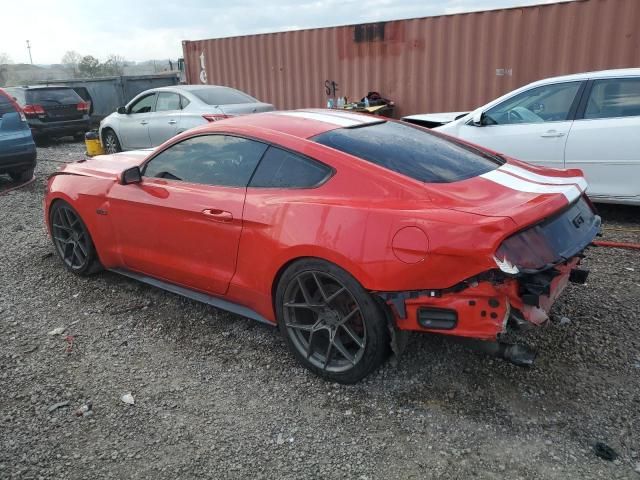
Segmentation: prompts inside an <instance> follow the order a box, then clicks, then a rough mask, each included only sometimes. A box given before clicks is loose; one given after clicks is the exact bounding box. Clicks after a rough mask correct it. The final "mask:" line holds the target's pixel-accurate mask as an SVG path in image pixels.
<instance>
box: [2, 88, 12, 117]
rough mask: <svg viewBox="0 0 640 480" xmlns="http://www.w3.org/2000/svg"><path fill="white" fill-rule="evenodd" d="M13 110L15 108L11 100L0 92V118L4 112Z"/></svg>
mask: <svg viewBox="0 0 640 480" xmlns="http://www.w3.org/2000/svg"><path fill="white" fill-rule="evenodd" d="M15 111H16V108H15V107H14V106H13V103H12V102H11V100H9V98H8V97H5V96H4V95H3V94H2V93H0V118H2V116H3V115H4V114H5V113H14V112H15Z"/></svg>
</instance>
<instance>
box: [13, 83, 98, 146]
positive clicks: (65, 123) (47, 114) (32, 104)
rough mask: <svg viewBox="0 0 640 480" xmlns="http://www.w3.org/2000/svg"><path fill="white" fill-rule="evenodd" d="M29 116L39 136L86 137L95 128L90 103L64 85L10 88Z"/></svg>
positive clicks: (36, 135)
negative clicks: (86, 133)
mask: <svg viewBox="0 0 640 480" xmlns="http://www.w3.org/2000/svg"><path fill="white" fill-rule="evenodd" d="M5 91H6V92H7V93H8V94H9V95H11V96H13V97H14V98H15V99H16V101H17V102H18V104H19V105H20V106H21V107H22V110H23V111H24V114H25V115H26V116H27V121H28V122H29V127H31V131H32V132H33V136H34V137H35V138H42V137H63V136H65V135H73V136H74V137H76V138H78V137H82V136H83V135H84V133H85V132H87V131H88V130H90V129H91V117H90V116H89V107H90V106H89V104H88V103H87V102H85V101H84V100H83V99H82V98H81V97H80V95H78V94H77V93H76V92H75V91H74V90H73V89H72V88H69V87H64V86H33V87H28V86H25V87H7V88H5Z"/></svg>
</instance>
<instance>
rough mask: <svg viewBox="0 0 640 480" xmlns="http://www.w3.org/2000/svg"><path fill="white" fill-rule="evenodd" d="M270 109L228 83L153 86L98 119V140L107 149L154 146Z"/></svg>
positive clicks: (111, 151)
mask: <svg viewBox="0 0 640 480" xmlns="http://www.w3.org/2000/svg"><path fill="white" fill-rule="evenodd" d="M271 110H274V107H273V105H271V104H269V103H263V102H260V101H258V100H257V99H255V98H253V97H251V96H250V95H247V94H246V93H244V92H241V91H240V90H235V89H233V88H229V87H221V86H216V85H178V86H174V87H162V88H154V89H151V90H147V91H145V92H142V93H141V94H139V95H138V96H136V97H135V98H134V99H133V100H131V101H130V102H129V103H128V104H127V105H126V106H125V107H120V108H118V110H117V111H116V112H114V113H112V114H111V115H109V116H108V117H106V118H105V119H104V120H102V122H100V132H99V133H100V140H101V141H102V145H103V146H104V149H105V150H106V151H107V152H108V153H116V152H121V151H123V150H136V149H140V148H149V147H155V146H157V145H160V144H161V143H163V142H165V141H166V140H168V139H169V138H171V137H173V136H174V135H177V134H179V133H182V132H184V131H185V130H188V129H190V128H193V127H196V126H198V125H203V124H206V123H207V122H215V121H217V120H222V119H224V118H227V117H234V116H237V115H246V114H249V113H257V112H268V111H271Z"/></svg>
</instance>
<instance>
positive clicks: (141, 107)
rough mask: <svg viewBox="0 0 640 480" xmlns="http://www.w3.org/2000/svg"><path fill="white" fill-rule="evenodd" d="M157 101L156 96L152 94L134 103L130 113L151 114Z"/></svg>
mask: <svg viewBox="0 0 640 480" xmlns="http://www.w3.org/2000/svg"><path fill="white" fill-rule="evenodd" d="M155 101H156V94H155V93H152V94H151V95H147V96H146V97H143V98H141V99H140V100H138V101H137V102H136V103H134V104H133V105H132V106H131V108H130V109H129V113H149V112H151V111H152V110H153V104H154V103H155Z"/></svg>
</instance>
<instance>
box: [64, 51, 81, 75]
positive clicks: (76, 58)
mask: <svg viewBox="0 0 640 480" xmlns="http://www.w3.org/2000/svg"><path fill="white" fill-rule="evenodd" d="M80 62H82V55H80V54H79V53H78V52H76V51H75V50H68V51H67V52H66V53H65V54H64V55H63V56H62V60H61V63H62V65H64V66H65V68H67V69H69V70H70V71H71V72H72V73H73V75H74V76H75V75H78V72H79V65H80Z"/></svg>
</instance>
